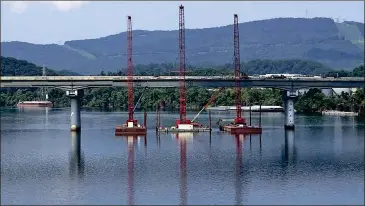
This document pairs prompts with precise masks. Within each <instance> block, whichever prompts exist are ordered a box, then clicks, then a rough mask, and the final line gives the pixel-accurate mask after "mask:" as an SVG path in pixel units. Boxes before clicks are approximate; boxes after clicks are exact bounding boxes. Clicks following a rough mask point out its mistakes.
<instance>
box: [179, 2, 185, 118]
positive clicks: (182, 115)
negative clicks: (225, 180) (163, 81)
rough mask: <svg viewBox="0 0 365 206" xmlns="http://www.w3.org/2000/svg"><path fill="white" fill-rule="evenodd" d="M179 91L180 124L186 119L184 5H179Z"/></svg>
mask: <svg viewBox="0 0 365 206" xmlns="http://www.w3.org/2000/svg"><path fill="white" fill-rule="evenodd" d="M179 60H180V61H179V76H180V80H179V93H180V124H185V123H187V121H186V85H185V19H184V6H183V5H180V7H179Z"/></svg>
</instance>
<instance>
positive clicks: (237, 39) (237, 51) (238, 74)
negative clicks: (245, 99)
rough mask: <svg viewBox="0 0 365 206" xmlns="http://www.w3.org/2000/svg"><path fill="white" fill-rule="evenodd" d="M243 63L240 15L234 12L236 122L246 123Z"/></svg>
mask: <svg viewBox="0 0 365 206" xmlns="http://www.w3.org/2000/svg"><path fill="white" fill-rule="evenodd" d="M240 79H241V64H240V35H239V28H238V15H237V14H234V87H235V104H236V118H235V119H234V123H235V124H246V120H245V119H244V118H242V108H241V106H242V103H241V87H240Z"/></svg>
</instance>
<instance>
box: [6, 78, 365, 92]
mask: <svg viewBox="0 0 365 206" xmlns="http://www.w3.org/2000/svg"><path fill="white" fill-rule="evenodd" d="M185 79H186V83H187V86H190V87H209V88H216V87H234V77H233V76H209V77H207V76H186V78H185ZM133 82H134V86H135V87H160V88H161V87H178V85H179V76H158V77H156V76H134V77H133ZM0 85H1V88H3V87H54V88H61V89H65V90H67V89H71V88H73V89H85V88H95V87H127V77H126V76H5V77H1V82H0ZM363 86H364V78H362V77H343V78H329V77H328V78H318V77H292V78H284V79H272V78H262V77H255V76H253V77H249V79H241V87H262V88H278V89H283V90H299V89H305V88H322V89H326V88H356V87H363Z"/></svg>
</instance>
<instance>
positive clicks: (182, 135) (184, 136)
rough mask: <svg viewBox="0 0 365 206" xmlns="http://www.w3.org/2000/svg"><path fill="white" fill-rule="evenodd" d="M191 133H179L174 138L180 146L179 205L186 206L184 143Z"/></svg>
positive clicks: (191, 135) (190, 136)
mask: <svg viewBox="0 0 365 206" xmlns="http://www.w3.org/2000/svg"><path fill="white" fill-rule="evenodd" d="M193 135H194V134H193V133H188V132H186V133H179V134H176V137H177V138H178V140H179V144H180V205H187V199H188V188H187V181H188V180H187V179H188V178H187V175H188V174H187V164H186V150H187V148H186V141H187V138H192V137H193Z"/></svg>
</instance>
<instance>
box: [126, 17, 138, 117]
mask: <svg viewBox="0 0 365 206" xmlns="http://www.w3.org/2000/svg"><path fill="white" fill-rule="evenodd" d="M127 25H128V26H127V65H128V68H127V75H128V78H127V86H128V120H127V122H133V123H137V121H136V120H135V119H134V118H133V113H134V94H133V62H132V17H131V16H128V19H127ZM127 124H128V123H127Z"/></svg>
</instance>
